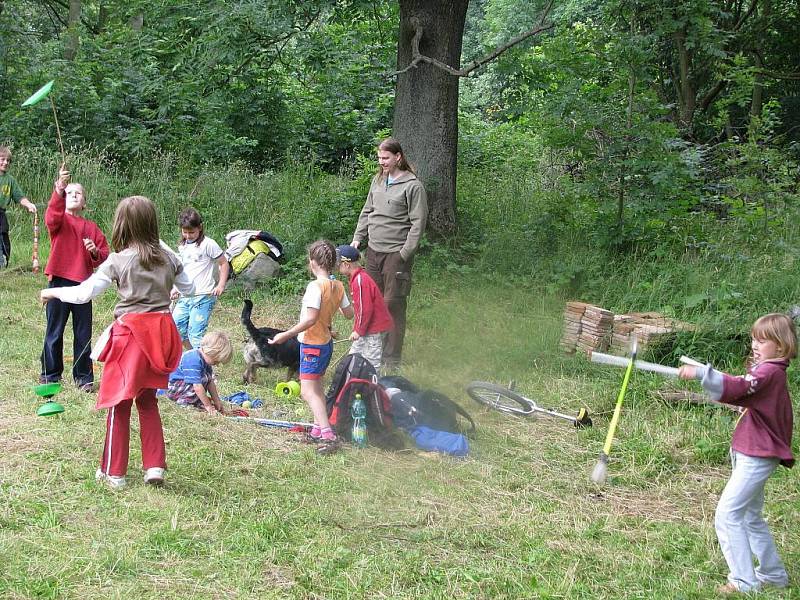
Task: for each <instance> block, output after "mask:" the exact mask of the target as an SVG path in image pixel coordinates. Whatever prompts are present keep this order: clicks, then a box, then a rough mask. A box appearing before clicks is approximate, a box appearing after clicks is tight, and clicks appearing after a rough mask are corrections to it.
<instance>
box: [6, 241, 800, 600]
mask: <svg viewBox="0 0 800 600" xmlns="http://www.w3.org/2000/svg"><path fill="white" fill-rule="evenodd" d="M15 258H20V257H19V256H16V257H15ZM20 262H22V260H21V259H20V260H18V262H17V264H20ZM43 285H44V278H43V277H42V276H33V275H31V274H30V273H26V272H23V271H22V270H21V269H17V270H11V271H4V272H3V273H2V275H1V276H0V327H1V328H2V329H0V331H2V335H0V356H2V357H3V360H2V362H1V363H0V597H2V598H9V599H12V598H13V599H16V598H158V599H160V600H165V599H168V598H447V599H453V598H711V597H714V596H715V593H714V588H715V587H716V586H717V585H718V584H719V583H722V582H724V577H725V573H726V569H725V565H724V561H723V559H722V556H721V554H720V551H719V549H718V547H717V543H716V537H715V534H714V530H713V513H714V508H715V504H716V500H717V498H718V495H719V492H720V491H721V489H722V487H723V485H724V483H725V480H726V476H727V474H728V471H729V469H728V465H727V459H726V453H727V447H728V442H729V439H730V431H731V429H732V425H733V420H732V417H731V415H730V414H729V413H728V412H727V411H724V410H721V409H715V408H711V407H698V406H679V407H675V406H668V405H666V404H664V403H663V402H661V401H659V400H658V399H656V398H655V397H654V396H653V392H654V391H655V390H657V389H660V388H663V387H664V386H669V385H675V384H670V383H668V382H665V381H664V380H663V379H660V378H658V377H655V376H650V375H645V374H641V373H636V374H635V376H634V378H633V382H632V387H631V388H630V389H629V393H628V396H627V399H626V405H625V408H624V412H623V416H622V420H621V423H620V428H619V430H618V437H617V440H616V443H615V446H614V449H613V452H612V459H611V464H610V479H609V482H608V483H607V484H606V485H605V486H604V487H602V488H600V487H596V486H595V485H594V484H592V483H590V481H589V473H590V472H591V469H592V467H593V466H594V463H595V461H596V459H597V455H598V453H599V451H600V448H601V446H602V442H603V438H604V435H605V431H606V426H607V423H608V419H609V418H610V413H611V411H612V409H613V403H614V400H615V398H616V393H617V390H618V386H619V384H620V381H621V377H622V371H621V370H615V369H612V368H603V367H598V366H594V365H590V364H587V363H586V361H585V360H583V359H581V358H567V357H564V356H562V355H561V354H560V353H559V352H558V350H557V342H558V338H559V329H560V326H561V315H560V313H561V308H562V304H563V300H560V299H557V298H549V297H546V296H543V295H542V294H541V293H539V292H538V291H536V290H527V289H512V288H509V287H506V288H504V287H499V286H497V285H496V284H489V283H488V282H484V281H481V280H479V279H477V280H467V279H466V278H456V277H449V276H445V277H443V278H442V277H439V278H436V280H434V279H429V280H423V281H419V282H418V283H417V286H416V288H415V291H414V293H413V301H412V303H411V309H410V327H409V332H408V341H407V348H406V356H407V364H406V366H405V369H404V374H405V375H406V376H408V377H409V378H410V379H412V380H413V381H416V382H417V383H419V384H421V385H423V386H425V387H434V388H436V389H438V390H440V391H442V392H445V393H447V394H448V395H450V396H451V397H452V398H453V399H455V400H457V401H459V402H460V403H462V405H463V406H465V407H466V408H467V409H468V410H469V411H470V412H471V413H472V414H473V416H474V417H475V419H476V421H477V423H478V432H477V435H476V436H475V438H474V439H473V440H472V441H471V447H472V451H471V454H470V456H469V458H467V459H464V460H455V459H451V458H447V457H444V456H439V455H431V454H425V453H420V452H417V451H415V450H406V451H402V452H397V453H388V452H383V451H380V450H376V449H366V450H363V451H359V450H356V449H351V448H346V449H345V450H344V451H342V452H341V453H339V454H336V455H334V456H330V457H320V456H317V455H316V454H315V452H314V451H313V449H311V448H309V447H307V446H305V445H302V444H300V443H299V441H298V440H297V439H296V437H295V436H294V435H293V434H290V433H286V432H283V431H281V430H269V429H264V428H259V427H256V426H253V425H250V424H247V423H239V422H233V421H230V420H226V419H224V418H219V417H217V418H212V417H206V416H204V415H203V414H201V413H199V412H190V411H187V410H183V409H179V408H178V407H176V406H174V405H171V404H170V403H168V402H165V401H162V403H161V410H162V416H163V420H164V428H165V433H166V439H167V455H168V462H169V471H168V483H167V485H166V486H165V487H163V488H161V489H153V488H150V487H147V486H145V485H144V484H143V483H142V482H141V476H140V475H141V471H140V466H141V462H140V460H141V459H140V456H139V446H138V433H136V430H137V429H138V424H137V422H136V419H135V417H134V419H133V427H134V430H135V431H134V434H133V436H132V447H131V468H130V471H129V482H130V484H129V486H128V488H127V489H125V490H123V491H121V492H113V491H111V490H109V489H107V488H106V487H103V486H101V485H98V484H96V483H95V481H94V478H93V474H94V470H95V468H96V466H97V462H98V458H99V454H100V451H101V445H102V439H103V434H104V422H105V413H104V412H95V411H93V404H94V398H93V397H92V396H90V395H87V394H84V393H81V392H79V391H77V390H75V389H74V388H73V387H71V386H70V385H66V386H65V390H64V391H63V392H62V393H61V394H60V395H59V397H58V400H59V401H60V402H62V403H63V404H64V405H65V406H66V411H65V412H64V413H63V414H62V415H59V416H55V417H50V418H43V417H37V416H36V407H37V403H36V399H35V397H34V396H33V394H32V392H31V385H32V384H33V383H34V382H35V380H36V378H37V376H38V373H39V363H38V356H39V352H40V346H41V342H42V338H43V330H44V313H43V311H42V310H41V308H40V307H39V305H38V303H37V290H38V289H39V288H40V287H42V286H43ZM113 300H114V298H113V294H111V293H109V294H107V295H106V296H104V297H103V298H102V299H100V300H99V301H97V302H96V303H95V332H96V333H98V332H99V331H100V330H101V328H102V327H104V326H105V324H107V323H108V321H109V319H110V316H111V308H112V306H113ZM255 300H256V308H255V311H254V319H255V320H256V322H257V324H262V325H266V324H287V323H289V322H290V321H291V320H292V319H293V318H294V317H295V315H296V310H297V309H296V304H297V302H296V299H294V298H289V299H286V298H283V299H279V298H277V297H272V296H270V295H268V294H266V293H262V294H260V295H257V296H256V299H255ZM240 310H241V302H240V297H239V296H238V294H237V293H236V292H232V293H226V295H225V296H223V299H222V301H221V305H219V306H218V308H217V311H216V312H215V316H214V318H213V325H212V326H213V327H215V328H223V329H225V330H227V331H229V332H230V333H231V334H232V336H233V339H234V340H236V343H237V345H238V342H239V341H240V340H242V339H243V338H244V333H243V331H242V327H241V326H240V325H239V322H238V315H239V312H240ZM345 328H346V325H345V324H344V323H342V324H341V327H340V329H342V330H345ZM336 349H337V356H338V355H339V353H341V352H344V349H343V348H342V346H337V347H336ZM68 352H69V353H71V351H68ZM99 368H100V367H99V365H98V374H99ZM242 370H243V364H242V360H241V356H240V355H239V354H238V352H237V355H236V356H235V358H234V361H233V362H232V363H231V364H229V365H225V366H223V367H221V368H219V369H218V370H217V373H218V375H219V378H220V388H221V390H222V392H223V394H229V393H232V392H234V391H237V390H239V389H242V386H241V384H240V377H241V373H242ZM283 375H284V373H283V372H282V371H277V370H276V371H264V370H261V371H260V372H259V376H260V380H259V381H260V383H259V384H258V385H255V386H251V387H250V390H249V391H250V393H251V394H254V395H256V396H259V397H261V398H263V399H264V400H265V401H266V407H265V408H264V409H263V410H261V411H253V412H254V413H259V414H260V415H263V416H268V417H269V416H272V415H275V416H280V417H287V416H288V417H303V418H305V417H307V413H306V411H305V408H304V406H302V405H301V404H300V403H299V402H291V401H286V400H283V399H279V398H277V397H276V396H274V395H273V394H272V393H271V392H270V389H271V388H272V387H274V384H275V382H276V381H277V380H278V379H281V378H282V376H283ZM473 379H484V380H491V381H495V382H501V383H506V382H508V381H509V380H511V379H514V380H516V381H517V389H518V390H520V391H522V392H523V393H525V394H527V395H529V396H531V397H533V398H535V399H537V401H538V402H539V403H540V404H541V405H543V406H548V407H550V406H552V407H556V408H559V409H562V410H563V411H564V412H570V413H572V412H577V410H578V408H580V407H581V406H586V407H588V408H589V410H590V411H591V413H592V415H593V417H594V421H595V427H594V428H593V429H590V430H584V431H577V430H575V429H573V428H571V427H570V426H569V424H567V423H565V422H561V421H557V422H556V421H552V420H548V419H547V418H539V419H536V420H524V419H519V418H512V417H505V416H503V415H500V414H499V413H494V412H489V411H487V410H486V409H483V408H481V407H479V406H478V405H476V404H474V403H473V402H472V401H471V400H470V399H469V398H468V397H467V396H466V394H465V392H464V386H465V385H466V383H468V382H469V381H471V380H473ZM798 490H800V486H798V473H797V470H795V471H787V470H785V469H781V470H780V471H779V472H778V473H777V475H775V476H774V477H773V478H772V480H771V481H770V483H769V485H768V492H767V494H768V497H767V504H766V506H767V507H766V515H767V517H768V519H769V521H770V523H771V526H772V528H773V532H774V534H775V537H776V541H777V543H778V547H779V549H780V551H781V554H782V557H783V559H784V561H785V562H786V564H787V568H788V569H789V576H790V578H791V580H792V581H793V582H795V585H797V582H798V580H800V530H799V529H798V528H797V527H796V524H797V522H798V519H799V518H800V491H798ZM760 597H764V598H796V597H800V593H798V592H797V591H795V590H791V589H790V590H783V591H778V590H769V591H767V592H764V593H763V594H761V596H760Z"/></svg>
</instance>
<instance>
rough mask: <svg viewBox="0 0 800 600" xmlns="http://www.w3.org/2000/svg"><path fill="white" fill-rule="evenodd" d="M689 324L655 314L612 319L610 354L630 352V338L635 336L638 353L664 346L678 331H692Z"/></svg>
mask: <svg viewBox="0 0 800 600" xmlns="http://www.w3.org/2000/svg"><path fill="white" fill-rule="evenodd" d="M692 329H694V327H693V326H692V325H691V324H690V323H685V322H683V321H678V320H677V319H671V318H669V317H665V316H664V315H662V314H660V313H657V312H647V313H629V314H626V315H617V316H615V317H614V333H613V335H612V337H611V352H612V353H613V354H626V353H628V352H629V351H630V346H631V336H632V335H634V334H635V335H636V346H637V349H638V351H642V350H644V349H645V348H647V347H650V348H653V347H657V346H666V345H667V344H672V343H673V342H674V340H675V334H676V332H678V331H687V330H692Z"/></svg>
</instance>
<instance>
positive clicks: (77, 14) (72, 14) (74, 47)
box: [64, 0, 81, 60]
mask: <svg viewBox="0 0 800 600" xmlns="http://www.w3.org/2000/svg"><path fill="white" fill-rule="evenodd" d="M80 24H81V0H69V14H68V15H67V35H66V39H65V42H64V59H65V60H75V57H76V56H77V55H78V45H79V44H80V38H79V37H78V30H79V26H80Z"/></svg>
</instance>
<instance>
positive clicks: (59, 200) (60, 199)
mask: <svg viewBox="0 0 800 600" xmlns="http://www.w3.org/2000/svg"><path fill="white" fill-rule="evenodd" d="M66 210H67V201H66V194H65V193H64V192H59V191H58V190H57V189H56V188H53V193H52V194H51V196H50V202H48V203H47V210H46V211H45V213H44V223H45V225H47V231H49V232H50V237H52V236H53V234H55V233H57V232H58V230H59V229H61V225H63V223H64V213H65V212H66Z"/></svg>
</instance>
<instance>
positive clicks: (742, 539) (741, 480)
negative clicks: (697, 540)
mask: <svg viewBox="0 0 800 600" xmlns="http://www.w3.org/2000/svg"><path fill="white" fill-rule="evenodd" d="M778 463H779V461H778V459H777V458H759V457H757V456H747V455H745V454H742V453H740V452H736V451H735V450H731V465H732V467H733V470H732V472H731V478H730V479H729V480H728V483H727V484H726V485H725V489H724V490H723V491H722V495H721V496H720V498H719V503H718V504H717V512H716V515H715V517H714V527H715V528H716V530H717V538H718V539H719V545H720V547H721V548H722V554H723V555H724V556H725V561H726V562H727V563H728V569H729V570H730V573H729V574H728V581H729V582H730V583H732V584H733V585H735V586H736V589H738V590H739V591H740V592H748V591H750V590H757V589H758V588H759V587H760V586H761V584H763V583H768V584H771V585H775V586H779V587H786V586H787V585H789V576H788V575H787V574H786V569H785V568H784V566H783V563H782V562H781V559H780V558H779V557H778V550H777V548H776V547H775V541H774V540H773V539H772V535H771V534H770V532H769V528H768V527H767V522H766V521H765V520H764V517H763V516H762V514H761V513H762V511H763V509H764V485H765V484H766V483H767V479H769V476H770V475H772V472H773V471H774V470H775V467H777V466H778ZM753 557H755V558H756V560H757V561H758V567H754V565H753Z"/></svg>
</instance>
